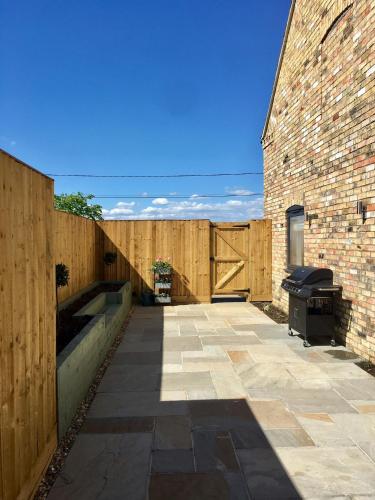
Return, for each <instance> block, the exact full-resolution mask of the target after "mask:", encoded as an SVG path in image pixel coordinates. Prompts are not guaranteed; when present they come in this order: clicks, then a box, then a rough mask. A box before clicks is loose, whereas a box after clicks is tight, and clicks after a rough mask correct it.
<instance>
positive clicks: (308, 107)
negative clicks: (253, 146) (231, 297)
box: [262, 0, 375, 362]
mask: <svg viewBox="0 0 375 500" xmlns="http://www.w3.org/2000/svg"><path fill="white" fill-rule="evenodd" d="M374 40H375V2H374V1H372V0H354V1H349V0H296V2H295V5H294V12H293V15H292V18H291V23H290V29H289V34H288V36H287V39H286V46H285V51H284V56H283V58H282V62H281V67H280V73H279V78H278V81H277V85H276V91H275V93H274V99H273V102H272V106H271V114H270V117H269V120H268V123H267V124H266V127H265V134H264V136H263V139H262V145H263V150H264V171H265V173H264V184H265V217H267V218H270V219H272V221H273V228H272V232H273V243H272V245H273V298H274V303H275V305H277V306H278V307H280V308H282V309H284V310H287V304H288V296H287V294H286V293H285V292H283V291H282V290H281V288H280V283H281V280H282V279H283V278H284V277H285V276H286V275H287V274H288V272H287V271H286V265H287V261H286V259H287V244H286V243H287V241H286V237H287V232H286V230H287V224H286V214H285V211H286V209H287V208H288V207H290V206H291V205H294V204H300V205H303V206H304V208H305V213H306V212H308V213H309V214H313V215H314V216H315V217H316V218H314V219H313V220H312V221H311V223H308V222H305V228H304V239H305V265H313V266H320V267H330V268H331V269H332V270H333V272H334V276H335V281H336V282H337V283H339V284H341V285H342V286H343V289H344V291H343V298H342V300H341V301H340V304H339V310H338V313H339V314H338V318H339V325H338V330H337V333H338V335H339V337H341V340H342V341H343V342H344V343H346V344H347V345H348V346H350V347H351V348H352V349H353V350H354V351H355V352H357V353H358V354H360V355H361V356H363V357H364V358H366V359H370V360H372V361H373V362H374V361H375V211H374V210H373V208H374V207H371V205H372V204H374V203H375V125H374V112H375V57H374V51H375V48H374ZM358 201H363V202H364V203H365V204H367V205H368V207H369V210H368V213H367V216H368V217H367V219H366V220H365V221H364V222H363V221H362V216H361V215H360V214H357V202H358Z"/></svg>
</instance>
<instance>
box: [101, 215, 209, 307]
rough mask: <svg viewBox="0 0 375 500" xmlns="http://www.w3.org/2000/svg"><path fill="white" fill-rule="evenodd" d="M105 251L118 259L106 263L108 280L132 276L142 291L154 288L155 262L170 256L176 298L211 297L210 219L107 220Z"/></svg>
mask: <svg viewBox="0 0 375 500" xmlns="http://www.w3.org/2000/svg"><path fill="white" fill-rule="evenodd" d="M98 225H99V226H100V227H101V229H102V230H103V232H104V252H116V253H117V260H116V262H115V263H114V264H112V265H110V266H104V276H105V279H129V280H131V282H132V286H133V290H134V291H135V292H136V293H137V295H139V294H140V292H141V291H142V290H143V289H145V288H146V287H150V288H152V286H153V282H152V280H153V275H152V272H151V265H152V262H153V261H154V260H155V259H156V258H157V257H158V256H160V257H162V258H164V259H166V258H168V257H170V258H171V263H172V265H173V268H174V283H173V289H172V296H173V298H174V300H175V301H181V302H182V301H186V302H209V300H210V254H209V237H210V222H209V221H208V220H162V221H150V220H147V221H146V220H142V221H141V220H137V221H105V222H100V223H99V224H98Z"/></svg>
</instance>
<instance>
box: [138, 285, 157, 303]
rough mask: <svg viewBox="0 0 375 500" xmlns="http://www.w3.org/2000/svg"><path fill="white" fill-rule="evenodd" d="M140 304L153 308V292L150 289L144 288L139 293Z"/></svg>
mask: <svg viewBox="0 0 375 500" xmlns="http://www.w3.org/2000/svg"><path fill="white" fill-rule="evenodd" d="M141 302H142V305H143V306H153V305H154V303H155V296H154V292H153V291H152V290H151V288H148V287H147V288H145V289H144V290H142V293H141Z"/></svg>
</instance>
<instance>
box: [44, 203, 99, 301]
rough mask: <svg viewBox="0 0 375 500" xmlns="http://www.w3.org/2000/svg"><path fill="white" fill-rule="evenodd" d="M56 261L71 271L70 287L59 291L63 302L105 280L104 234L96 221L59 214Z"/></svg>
mask: <svg viewBox="0 0 375 500" xmlns="http://www.w3.org/2000/svg"><path fill="white" fill-rule="evenodd" d="M54 256H55V257H54V258H55V263H56V264H58V263H60V262H62V263H63V264H65V265H66V266H68V268H69V275H70V279H69V284H68V286H66V287H63V288H60V289H59V290H58V298H59V302H61V301H63V300H65V299H68V298H69V297H71V296H72V295H74V294H75V293H77V292H79V290H82V288H85V287H86V286H88V285H90V283H92V282H93V281H96V280H99V279H102V277H103V276H102V275H103V241H102V231H101V230H100V228H99V227H98V225H97V224H96V222H94V221H92V220H89V219H84V218H83V217H79V216H77V215H72V214H68V213H66V212H60V211H57V210H56V211H55V213H54Z"/></svg>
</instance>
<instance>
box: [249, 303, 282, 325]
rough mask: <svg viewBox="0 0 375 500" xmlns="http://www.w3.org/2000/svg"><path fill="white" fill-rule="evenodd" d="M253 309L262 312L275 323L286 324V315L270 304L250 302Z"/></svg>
mask: <svg viewBox="0 0 375 500" xmlns="http://www.w3.org/2000/svg"><path fill="white" fill-rule="evenodd" d="M251 303H252V304H253V305H254V306H255V307H257V308H258V309H260V310H261V311H263V312H264V314H266V315H267V316H268V317H269V318H271V319H273V320H274V321H275V322H276V323H288V315H287V314H285V313H284V312H283V311H281V310H280V309H278V308H277V307H275V306H274V305H272V304H271V303H270V302H251Z"/></svg>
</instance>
